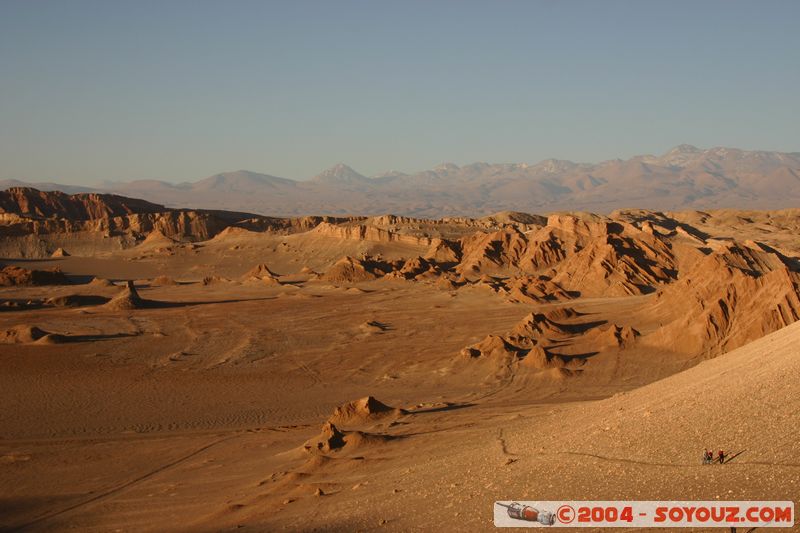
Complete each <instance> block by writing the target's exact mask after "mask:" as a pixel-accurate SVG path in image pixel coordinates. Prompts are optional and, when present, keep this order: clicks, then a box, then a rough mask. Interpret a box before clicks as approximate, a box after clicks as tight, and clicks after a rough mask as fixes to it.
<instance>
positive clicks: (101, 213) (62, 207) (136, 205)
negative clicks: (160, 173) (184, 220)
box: [0, 187, 170, 220]
mask: <svg viewBox="0 0 800 533" xmlns="http://www.w3.org/2000/svg"><path fill="white" fill-rule="evenodd" d="M165 211H170V210H169V209H167V208H166V207H164V206H163V205H158V204H153V203H150V202H146V201H144V200H137V199H134V198H126V197H124V196H117V195H114V194H96V193H83V194H72V195H70V194H64V193H63V192H60V191H52V192H44V191H38V190H36V189H31V188H28V187H12V188H10V189H7V190H5V191H0V213H9V214H15V215H18V216H21V217H26V218H67V219H70V220H97V219H106V218H111V217H120V216H126V215H132V214H136V213H161V212H165Z"/></svg>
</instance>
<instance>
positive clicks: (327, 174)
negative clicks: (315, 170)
mask: <svg viewBox="0 0 800 533" xmlns="http://www.w3.org/2000/svg"><path fill="white" fill-rule="evenodd" d="M313 180H314V181H318V182H323V183H358V182H363V181H366V180H369V178H367V177H366V176H363V175H362V174H359V173H358V172H356V171H355V170H353V169H352V168H350V167H349V166H347V165H345V164H344V163H337V164H336V165H333V166H332V167H330V168H328V169H326V170H323V171H322V172H321V173H319V174H317V175H316V176H314V178H313Z"/></svg>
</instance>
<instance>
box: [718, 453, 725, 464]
mask: <svg viewBox="0 0 800 533" xmlns="http://www.w3.org/2000/svg"><path fill="white" fill-rule="evenodd" d="M717 457H718V458H719V464H724V463H725V452H723V451H722V450H720V451H719V455H718V456H717Z"/></svg>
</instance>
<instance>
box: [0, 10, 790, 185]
mask: <svg viewBox="0 0 800 533" xmlns="http://www.w3.org/2000/svg"><path fill="white" fill-rule="evenodd" d="M798 21H800V2H797V1H762V2H757V1H755V0H753V1H750V2H739V1H723V0H719V1H702V0H700V1H667V0H662V1H659V2H656V1H641V0H630V1H602V2H601V1H569V0H567V1H559V2H556V1H539V2H536V1H510V0H505V1H492V0H485V1H482V2H476V1H469V0H464V1H443V0H442V1H436V0H426V1H409V0H403V1H394V2H383V1H377V0H368V1H363V2H354V1H332V0H328V1H319V2H311V1H307V2H306V1H296V2H295V1H290V0H283V1H281V2H269V1H266V0H264V1H253V2H249V1H232V2H221V1H213V2H208V1H185V2H184V1H177V0H174V1H143V0H135V1H134V0H129V1H127V2H122V1H106V0H101V1H91V2H89V1H80V0H69V1H64V0H57V1H42V0H37V1H29V0H16V1H14V0H0V178H17V179H24V180H32V181H39V180H54V181H59V182H63V183H83V184H92V183H96V182H97V181H100V180H104V179H109V180H131V179H147V178H158V179H166V180H169V181H183V180H196V179H200V178H203V177H206V176H208V175H211V174H214V173H217V172H221V171H227V170H236V169H242V168H244V169H249V170H255V171H259V172H265V173H270V174H275V175H279V176H284V177H289V178H295V179H305V178H307V177H310V176H311V175H314V174H316V173H318V172H319V171H321V170H322V169H324V168H326V167H328V166H331V165H333V164H335V163H338V162H345V163H347V164H349V165H351V166H353V167H354V168H356V169H357V170H359V171H360V172H362V173H365V174H373V173H377V172H380V171H383V170H388V169H398V170H402V171H415V170H421V169H425V168H429V167H432V166H434V165H436V164H438V163H440V162H443V161H452V162H455V163H457V164H464V163H470V162H474V161H488V162H536V161H539V160H541V159H544V158H548V157H556V158H563V159H572V160H578V161H598V160H604V159H610V158H615V157H629V156H632V155H635V154H640V153H661V152H664V151H666V150H667V149H669V148H670V147H672V146H674V145H677V144H680V143H690V144H695V145H698V146H701V147H711V146H719V145H723V146H735V147H740V148H754V149H768V150H782V151H798V150H800V98H798V95H799V94H800V31H798Z"/></svg>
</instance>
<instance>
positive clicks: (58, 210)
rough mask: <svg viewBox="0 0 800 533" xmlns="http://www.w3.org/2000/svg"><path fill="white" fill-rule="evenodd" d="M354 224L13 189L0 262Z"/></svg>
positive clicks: (4, 203)
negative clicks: (234, 231)
mask: <svg viewBox="0 0 800 533" xmlns="http://www.w3.org/2000/svg"><path fill="white" fill-rule="evenodd" d="M353 220H355V218H353V217H350V218H334V217H312V216H309V217H300V218H292V219H288V218H274V217H265V216H256V215H252V214H249V213H236V212H230V211H207V210H191V209H170V208H168V207H164V206H162V205H158V204H154V203H150V202H146V201H144V200H138V199H134V198H126V197H123V196H117V195H113V194H94V193H84V194H72V195H68V194H64V193H62V192H58V191H53V192H44V191H38V190H36V189H32V188H25V187H15V188H11V189H8V190H5V191H0V238H2V242H0V256H6V257H28V258H43V257H48V256H49V255H50V254H52V253H53V251H54V250H56V249H58V248H60V247H63V248H65V249H67V250H71V251H74V252H79V253H88V254H91V253H96V252H101V251H113V250H120V249H124V248H129V247H131V246H134V245H136V244H137V243H138V242H140V241H141V240H142V239H144V238H145V237H147V236H148V235H149V234H151V233H153V232H158V233H159V234H161V235H164V236H165V237H168V238H170V239H174V240H176V241H202V240H207V239H210V238H212V237H214V236H215V235H217V234H219V233H220V232H222V231H224V230H225V229H226V228H230V227H234V228H235V227H239V228H244V229H249V230H251V231H262V232H272V233H280V234H289V233H297V232H302V231H308V230H311V229H313V228H315V227H317V226H318V225H319V224H321V223H332V224H337V223H341V222H349V221H353Z"/></svg>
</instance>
